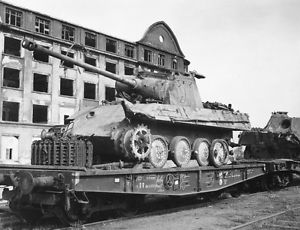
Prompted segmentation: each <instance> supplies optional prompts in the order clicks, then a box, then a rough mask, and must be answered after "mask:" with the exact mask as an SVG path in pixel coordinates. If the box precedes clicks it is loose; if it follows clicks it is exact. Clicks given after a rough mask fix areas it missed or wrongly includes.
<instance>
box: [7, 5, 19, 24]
mask: <svg viewBox="0 0 300 230" xmlns="http://www.w3.org/2000/svg"><path fill="white" fill-rule="evenodd" d="M5 23H7V24H10V25H13V26H18V27H21V23H22V12H20V11H17V10H13V9H9V8H6V11H5Z"/></svg>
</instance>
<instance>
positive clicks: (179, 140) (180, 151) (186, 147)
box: [170, 136, 191, 167]
mask: <svg viewBox="0 0 300 230" xmlns="http://www.w3.org/2000/svg"><path fill="white" fill-rule="evenodd" d="M170 152H171V155H172V159H173V161H174V162H175V164H176V165H177V166H179V167H182V166H183V165H185V164H187V163H189V161H190V159H191V147H190V142H189V140H188V139H187V138H185V137H183V136H176V137H174V138H173V139H172V140H171V143H170Z"/></svg>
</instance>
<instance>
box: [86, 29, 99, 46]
mask: <svg viewBox="0 0 300 230" xmlns="http://www.w3.org/2000/svg"><path fill="white" fill-rule="evenodd" d="M87 35H90V36H94V37H95V46H91V45H88V44H87V40H86V39H87ZM91 40H92V39H91ZM84 44H85V45H86V46H89V47H93V48H96V47H97V34H95V33H91V32H88V31H85V36H84Z"/></svg>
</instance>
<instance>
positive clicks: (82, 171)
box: [0, 159, 300, 224]
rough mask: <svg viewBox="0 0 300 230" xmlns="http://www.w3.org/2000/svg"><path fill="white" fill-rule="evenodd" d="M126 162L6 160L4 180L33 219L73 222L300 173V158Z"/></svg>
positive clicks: (1, 171)
mask: <svg viewBox="0 0 300 230" xmlns="http://www.w3.org/2000/svg"><path fill="white" fill-rule="evenodd" d="M192 163H193V162H191V164H192ZM121 167H122V164H121V163H113V164H105V165H98V166H95V167H93V168H84V167H72V166H43V165H0V184H1V185H6V186H12V187H13V189H12V190H9V188H5V189H4V191H3V199H5V200H8V201H9V203H10V208H11V209H12V210H13V211H15V212H17V213H18V214H19V215H21V216H23V217H24V219H26V220H27V221H29V222H34V221H36V220H37V219H38V217H41V216H42V215H44V214H45V213H52V214H55V215H56V216H58V217H59V218H60V219H61V220H62V221H63V222H64V223H67V224H72V223H74V222H78V221H84V220H86V219H87V218H89V217H90V216H91V215H92V214H93V213H95V212H99V211H107V210H115V209H125V210H126V209H127V208H130V206H137V205H142V203H141V202H142V199H143V197H144V196H145V195H166V196H186V195H197V194H198V195H206V194H210V192H218V191H223V190H225V189H231V188H234V187H235V186H239V185H245V184H248V185H249V184H250V185H251V184H252V185H254V184H260V185H262V186H279V187H284V186H286V185H288V184H289V183H290V182H291V178H292V174H294V173H296V174H300V162H299V161H293V160H289V159H276V160H268V161H261V160H243V161H240V162H236V163H235V164H231V165H223V166H222V167H220V168H215V167H213V166H206V167H199V166H195V167H194V166H192V165H191V167H186V168H178V167H174V168H173V167H170V168H147V164H145V163H143V164H140V165H135V166H134V167H131V168H121ZM28 213H30V215H28ZM32 213H34V215H32Z"/></svg>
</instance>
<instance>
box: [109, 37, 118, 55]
mask: <svg viewBox="0 0 300 230" xmlns="http://www.w3.org/2000/svg"><path fill="white" fill-rule="evenodd" d="M106 51H109V52H112V53H116V52H117V42H116V41H115V40H112V39H109V38H106Z"/></svg>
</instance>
